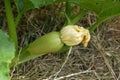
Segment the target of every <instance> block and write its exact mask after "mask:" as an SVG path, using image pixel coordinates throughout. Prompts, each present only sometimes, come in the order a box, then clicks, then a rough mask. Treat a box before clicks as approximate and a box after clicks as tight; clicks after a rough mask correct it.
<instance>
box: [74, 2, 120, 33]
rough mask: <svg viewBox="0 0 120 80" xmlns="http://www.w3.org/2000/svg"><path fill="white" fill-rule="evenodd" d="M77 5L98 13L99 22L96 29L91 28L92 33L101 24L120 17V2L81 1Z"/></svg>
mask: <svg viewBox="0 0 120 80" xmlns="http://www.w3.org/2000/svg"><path fill="white" fill-rule="evenodd" d="M76 4H78V5H79V6H80V7H81V8H83V9H85V10H88V12H94V13H96V15H97V17H98V20H97V22H96V24H95V25H94V27H91V28H90V30H91V31H93V30H94V29H95V28H96V27H97V26H98V25H99V24H100V23H101V22H103V21H105V20H107V19H109V18H111V17H114V16H118V15H120V1H119V0H80V1H79V2H78V3H76Z"/></svg>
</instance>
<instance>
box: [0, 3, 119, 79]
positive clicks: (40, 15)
mask: <svg viewBox="0 0 120 80" xmlns="http://www.w3.org/2000/svg"><path fill="white" fill-rule="evenodd" d="M0 6H2V7H3V5H0ZM55 6H56V5H54V6H51V7H44V8H43V9H41V10H38V9H36V10H31V11H29V12H27V13H26V14H24V16H23V18H22V19H21V22H20V24H19V27H18V36H19V45H20V49H21V48H22V47H23V46H24V45H27V44H28V43H30V42H32V41H33V40H35V39H36V38H37V37H39V36H41V35H44V34H46V33H48V32H50V31H52V30H60V26H62V25H63V23H64V21H65V19H64V17H63V16H61V15H62V13H59V10H61V9H57V11H56V8H55ZM54 8H55V9H54ZM62 10H63V9H62ZM0 12H1V14H0V17H1V18H2V20H1V19H0V21H1V22H2V24H0V26H3V27H4V28H5V30H6V24H5V23H6V19H5V17H4V16H5V15H4V14H2V13H4V8H1V11H0ZM90 21H91V22H92V23H93V22H94V18H93V15H92V16H91V15H86V16H85V17H84V18H83V19H82V20H80V21H79V22H78V23H77V24H79V25H83V26H86V28H89V26H90V25H91V23H90ZM51 26H53V27H51ZM57 26H58V27H57ZM6 31H7V30H6ZM67 54H68V51H66V52H63V53H57V54H53V53H48V54H46V55H44V56H41V57H39V58H36V59H34V60H31V61H28V62H26V63H23V64H20V65H18V66H15V67H14V68H12V69H11V73H10V74H11V78H12V80H120V16H117V17H115V18H112V19H110V20H107V21H106V22H104V23H102V24H101V25H99V27H98V28H97V29H96V30H95V32H94V33H91V40H90V43H89V45H88V47H87V48H84V47H83V46H82V45H81V44H80V45H78V46H74V47H73V48H72V51H71V53H70V55H69V56H68V59H67V58H66V57H67ZM66 61H67V62H66ZM65 62H66V63H65ZM64 63H65V64H64Z"/></svg>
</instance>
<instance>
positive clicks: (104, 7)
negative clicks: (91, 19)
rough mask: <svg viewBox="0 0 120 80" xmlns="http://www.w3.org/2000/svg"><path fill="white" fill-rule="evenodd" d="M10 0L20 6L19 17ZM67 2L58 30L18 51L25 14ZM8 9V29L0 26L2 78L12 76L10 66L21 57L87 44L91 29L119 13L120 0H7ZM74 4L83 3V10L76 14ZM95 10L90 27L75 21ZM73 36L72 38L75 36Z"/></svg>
mask: <svg viewBox="0 0 120 80" xmlns="http://www.w3.org/2000/svg"><path fill="white" fill-rule="evenodd" d="M11 1H13V2H14V3H15V5H16V7H17V11H18V14H17V17H14V16H13V12H12V8H11ZM56 2H57V3H61V2H65V3H66V7H65V8H66V10H65V12H64V13H65V15H66V22H65V24H63V26H62V27H61V31H59V32H56V31H54V32H50V33H48V34H46V35H43V36H42V37H40V38H38V39H36V40H35V41H33V42H32V43H30V44H29V45H27V46H25V47H23V49H22V51H21V53H20V54H19V53H18V52H19V49H18V47H19V45H18V36H17V26H18V24H19V21H20V20H21V17H22V15H23V14H24V13H25V12H27V11H28V10H30V9H34V8H41V7H43V6H46V5H52V4H54V3H56ZM4 4H5V11H6V17H7V23H8V30H9V32H8V34H7V32H5V31H3V30H2V29H0V45H2V46H0V80H10V76H9V69H10V67H13V66H14V65H15V63H16V61H18V64H19V63H23V62H25V61H28V60H30V59H34V58H36V57H38V56H42V55H44V54H46V53H49V52H57V51H62V50H67V49H69V47H70V46H74V45H78V44H80V43H82V44H83V45H84V46H85V47H86V46H87V44H88V42H89V40H90V33H89V32H93V31H94V30H95V29H96V28H97V26H99V24H101V23H102V22H103V21H105V20H107V19H109V18H111V17H114V16H118V15H120V1H119V0H4ZM71 4H75V5H76V6H79V7H80V12H78V13H77V14H76V15H75V16H73V15H71V13H73V12H74V10H71V9H72V6H71ZM88 12H93V13H95V14H96V15H97V21H96V23H95V24H93V25H91V26H90V28H89V30H87V29H85V28H84V27H79V26H77V25H74V24H75V23H76V22H78V21H79V20H80V19H81V18H82V17H83V16H84V15H85V14H87V13H88ZM71 37H72V38H73V40H71V39H72V38H71Z"/></svg>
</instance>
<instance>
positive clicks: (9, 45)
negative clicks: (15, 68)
mask: <svg viewBox="0 0 120 80" xmlns="http://www.w3.org/2000/svg"><path fill="white" fill-rule="evenodd" d="M0 45H1V46H0V80H10V76H9V64H10V63H11V60H12V59H13V58H14V54H15V47H14V44H13V42H12V41H11V40H10V38H9V36H8V35H7V34H6V33H5V32H3V31H2V30H0Z"/></svg>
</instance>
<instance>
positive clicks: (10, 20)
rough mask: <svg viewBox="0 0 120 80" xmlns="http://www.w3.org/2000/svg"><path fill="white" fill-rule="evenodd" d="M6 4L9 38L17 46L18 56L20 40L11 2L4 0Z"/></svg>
mask: <svg viewBox="0 0 120 80" xmlns="http://www.w3.org/2000/svg"><path fill="white" fill-rule="evenodd" d="M4 4H5V10H6V17H7V23H8V29H9V36H10V38H11V39H12V40H13V42H14V44H15V48H16V54H17V52H18V39H17V32H16V26H15V23H14V17H13V13H12V8H11V3H10V0H4Z"/></svg>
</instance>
